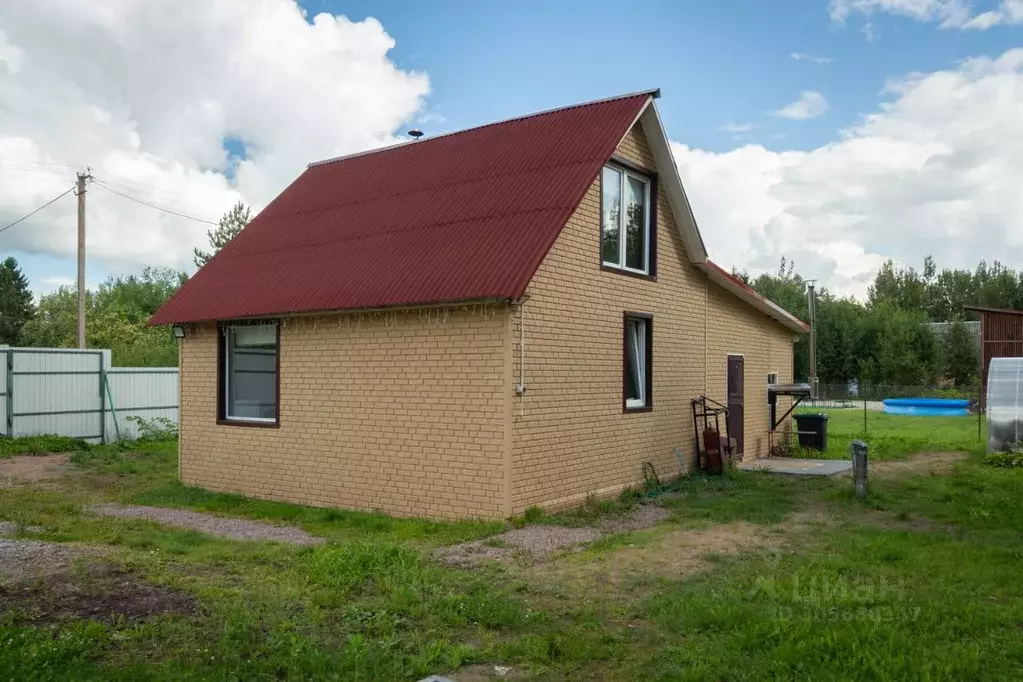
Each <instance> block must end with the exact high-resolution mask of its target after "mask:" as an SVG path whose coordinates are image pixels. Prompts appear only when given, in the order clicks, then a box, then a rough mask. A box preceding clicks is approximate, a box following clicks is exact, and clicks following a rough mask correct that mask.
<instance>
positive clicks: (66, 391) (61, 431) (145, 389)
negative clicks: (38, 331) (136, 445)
mask: <svg viewBox="0 0 1023 682" xmlns="http://www.w3.org/2000/svg"><path fill="white" fill-rule="evenodd" d="M4 360H5V362H4V368H5V369H6V371H0V408H2V410H0V415H3V416H5V417H6V418H5V420H4V427H5V428H3V429H0V435H7V436H31V435H38V434H44V433H47V434H57V435H61V436H73V437H76V438H84V439H86V440H90V441H100V442H110V441H112V440H115V439H117V438H134V437H135V436H136V435H138V433H137V427H136V426H135V424H132V423H131V422H129V421H128V420H127V419H126V417H129V416H137V417H142V418H143V419H152V418H154V417H164V418H166V419H170V420H171V421H173V422H174V423H177V421H178V405H179V402H178V370H177V368H175V367H111V366H110V351H109V350H77V349H75V350H71V349H66V348H9V347H6V346H0V361H4Z"/></svg>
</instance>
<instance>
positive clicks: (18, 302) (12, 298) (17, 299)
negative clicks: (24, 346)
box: [0, 257, 35, 346]
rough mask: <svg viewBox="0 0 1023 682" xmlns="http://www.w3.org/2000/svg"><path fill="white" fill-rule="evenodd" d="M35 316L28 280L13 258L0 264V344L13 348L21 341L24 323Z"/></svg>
mask: <svg viewBox="0 0 1023 682" xmlns="http://www.w3.org/2000/svg"><path fill="white" fill-rule="evenodd" d="M34 316H35V302H34V301H33V300H32V292H31V291H30V290H29V288H28V278H27V277H25V273H23V272H22V271H21V266H19V265H18V261H17V260H16V259H14V258H10V257H8V258H6V259H4V260H3V262H0V343H5V344H7V345H10V346H13V345H17V344H18V343H19V342H20V339H21V330H22V327H24V325H25V323H26V322H28V321H29V320H31V319H32V318H33V317H34Z"/></svg>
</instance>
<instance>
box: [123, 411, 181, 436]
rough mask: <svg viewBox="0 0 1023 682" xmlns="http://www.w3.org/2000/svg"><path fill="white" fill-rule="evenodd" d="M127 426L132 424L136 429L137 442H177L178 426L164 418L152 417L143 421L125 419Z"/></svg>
mask: <svg viewBox="0 0 1023 682" xmlns="http://www.w3.org/2000/svg"><path fill="white" fill-rule="evenodd" d="M124 420H125V421H126V422H128V423H129V424H134V425H135V428H136V429H138V432H139V435H138V440H151V441H168V440H177V437H178V425H177V424H175V423H174V422H172V421H171V420H170V419H167V418H166V417H154V418H152V419H144V418H142V417H136V416H131V417H125V419H124Z"/></svg>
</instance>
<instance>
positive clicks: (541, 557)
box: [434, 526, 602, 568]
mask: <svg viewBox="0 0 1023 682" xmlns="http://www.w3.org/2000/svg"><path fill="white" fill-rule="evenodd" d="M601 535H602V533H601V532H600V531H599V530H597V529H596V528H565V527H562V526H528V527H526V528H517V529H515V530H510V531H507V532H505V533H501V534H500V535H495V536H493V537H489V538H486V539H484V540H473V541H472V542H463V543H462V544H460V545H452V546H451V547H443V548H441V549H439V550H437V552H435V553H434V557H435V558H436V559H437V560H438V561H439V562H440V563H442V564H444V565H446V566H452V567H454V568H474V567H476V566H479V565H480V564H481V563H483V562H484V561H498V562H501V563H511V562H512V561H514V560H515V559H517V558H521V559H524V560H527V561H530V562H536V561H546V560H547V559H549V558H550V557H551V555H553V554H556V553H557V552H560V551H563V550H572V549H578V548H580V547H581V546H582V545H584V544H585V543H587V542H592V541H593V540H596V539H597V538H599V537H600V536H601Z"/></svg>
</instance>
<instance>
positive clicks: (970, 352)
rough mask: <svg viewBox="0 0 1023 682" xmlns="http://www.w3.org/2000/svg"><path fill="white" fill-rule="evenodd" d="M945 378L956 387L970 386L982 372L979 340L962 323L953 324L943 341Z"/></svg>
mask: <svg viewBox="0 0 1023 682" xmlns="http://www.w3.org/2000/svg"><path fill="white" fill-rule="evenodd" d="M942 342H943V343H942V346H943V353H942V356H943V357H942V360H943V364H944V371H945V378H947V379H951V380H952V381H954V382H955V385H956V386H969V385H970V384H971V383H972V382H973V381H974V379H976V378H977V375H978V372H979V371H980V354H979V351H978V349H977V340H976V338H974V336H973V333H972V332H970V330H969V329H967V327H966V325H965V324H963V323H962V322H959V321H956V322H953V323H952V324H951V325H950V326H949V327H948V330H947V331H946V332H945V337H944V339H942Z"/></svg>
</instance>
